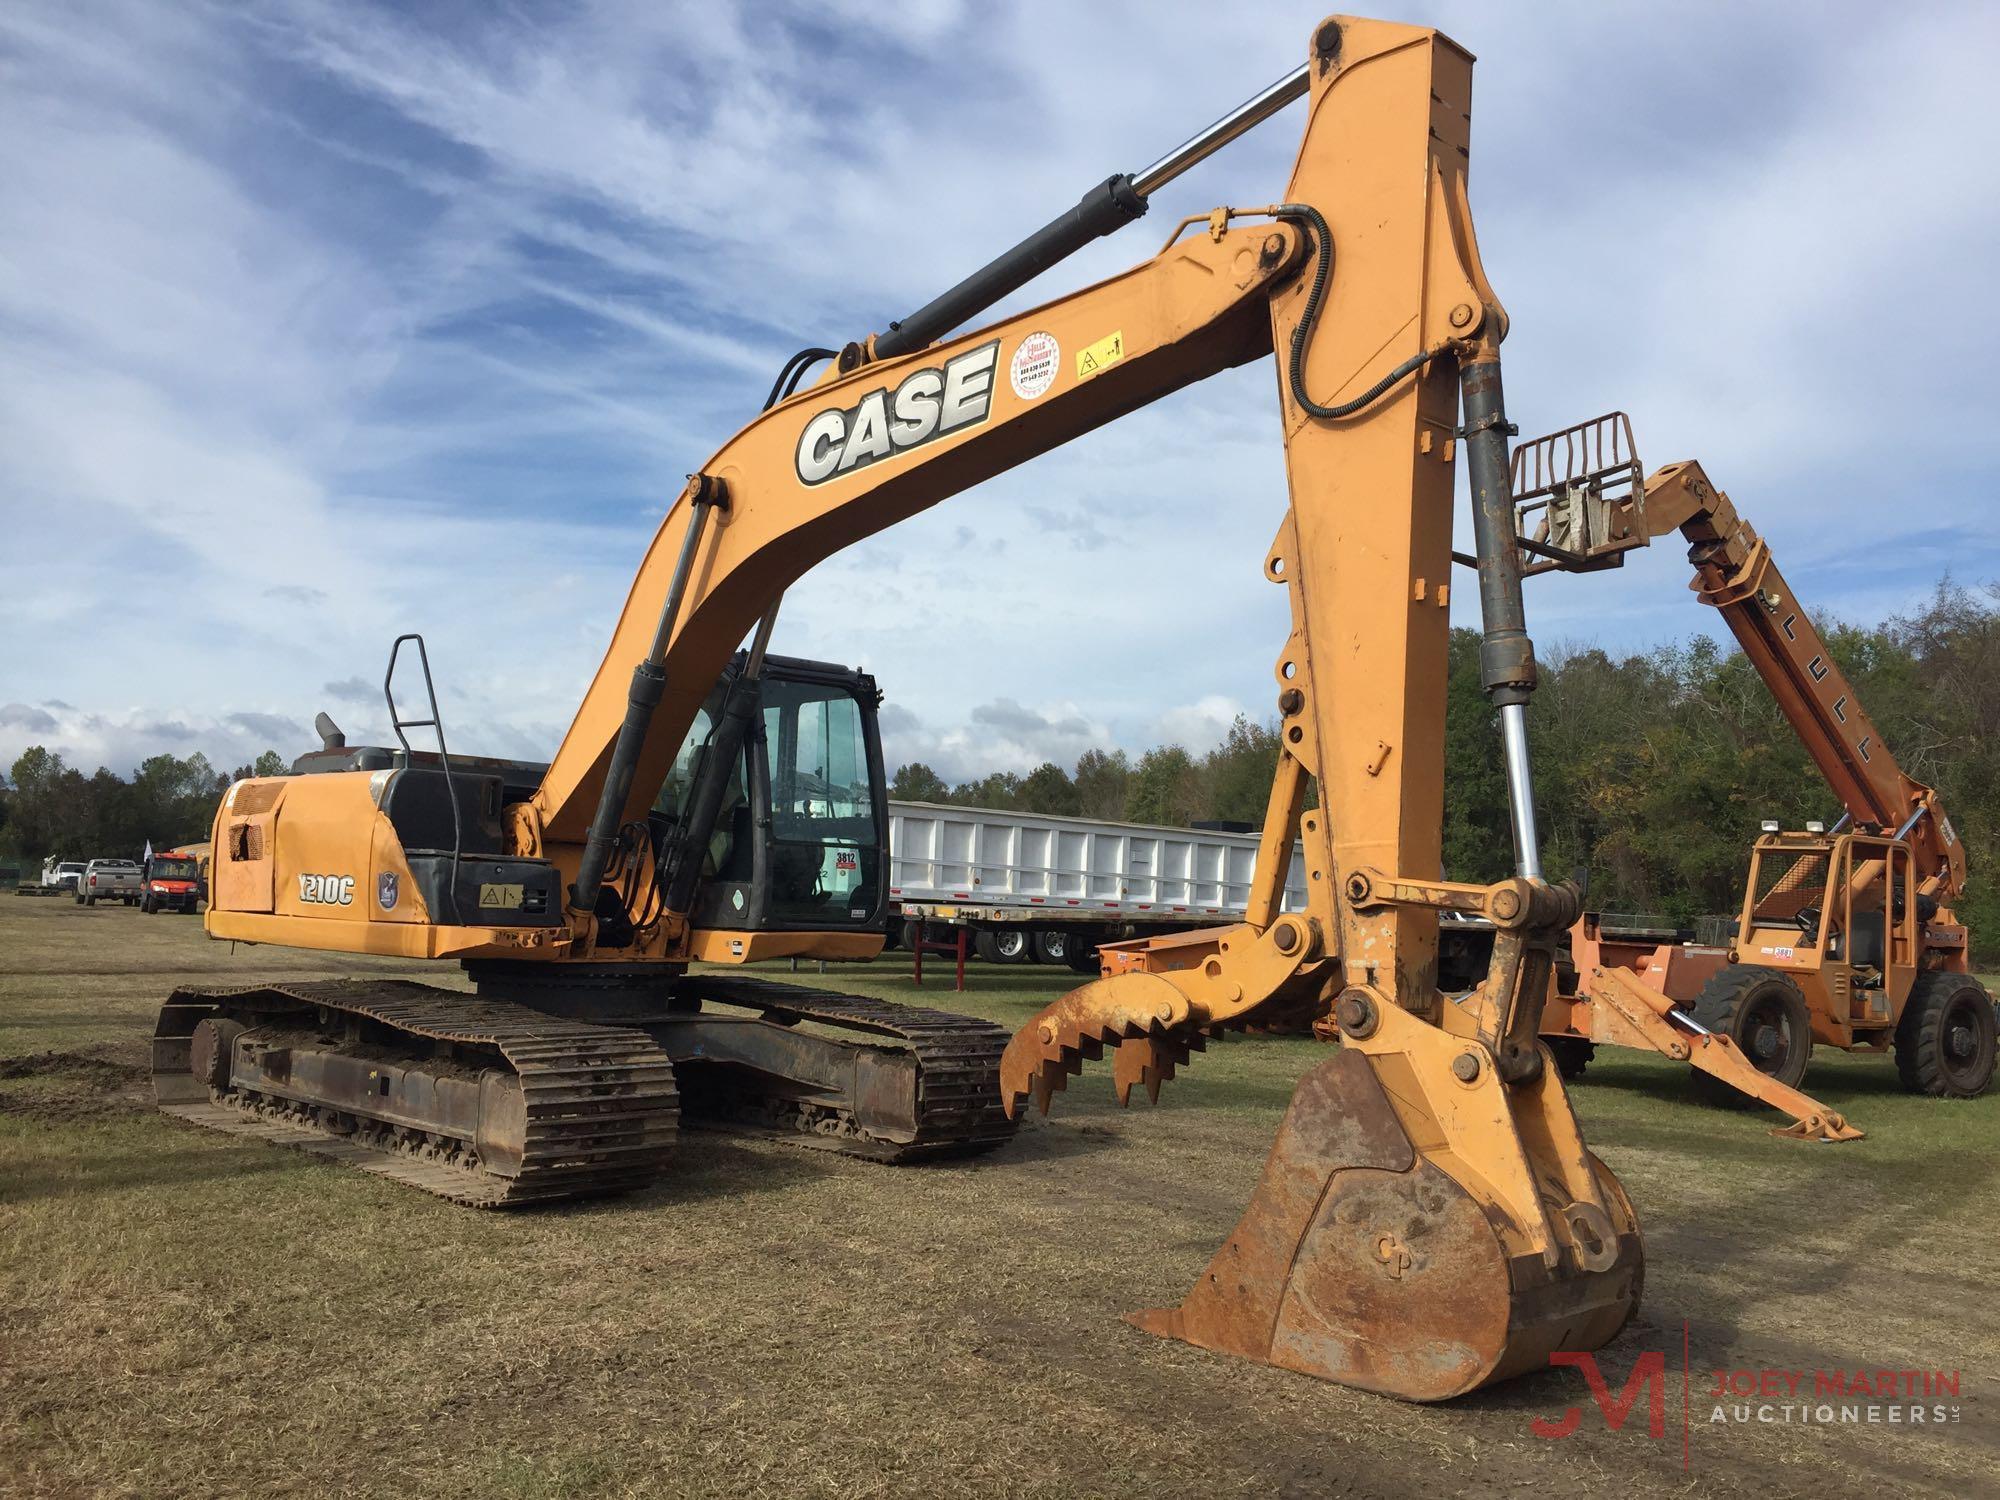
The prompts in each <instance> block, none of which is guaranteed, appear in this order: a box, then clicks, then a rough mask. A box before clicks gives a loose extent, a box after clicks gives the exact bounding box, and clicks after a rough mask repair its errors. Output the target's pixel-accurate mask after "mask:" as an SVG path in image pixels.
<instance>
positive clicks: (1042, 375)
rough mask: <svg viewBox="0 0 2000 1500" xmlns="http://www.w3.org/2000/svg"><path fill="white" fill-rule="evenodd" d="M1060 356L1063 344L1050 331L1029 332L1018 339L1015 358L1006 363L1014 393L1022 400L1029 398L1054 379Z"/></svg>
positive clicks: (1044, 388)
mask: <svg viewBox="0 0 2000 1500" xmlns="http://www.w3.org/2000/svg"><path fill="white" fill-rule="evenodd" d="M1061 359H1062V346H1061V345H1060V344H1058V343H1057V342H1056V336H1055V335H1054V334H1052V333H1031V334H1029V335H1028V336H1027V337H1026V338H1024V339H1022V340H1021V347H1020V348H1018V349H1016V350H1015V351H1014V362H1013V363H1012V364H1010V365H1009V366H1008V367H1007V378H1008V379H1009V380H1011V381H1012V382H1013V383H1014V394H1015V395H1017V396H1019V397H1020V398H1021V399H1022V400H1023V401H1032V400H1034V399H1035V397H1037V396H1039V395H1041V394H1042V392H1044V391H1046V390H1047V389H1048V388H1049V387H1050V386H1052V385H1054V384H1055V383H1056V367H1057V365H1058V363H1059V362H1060V361H1061Z"/></svg>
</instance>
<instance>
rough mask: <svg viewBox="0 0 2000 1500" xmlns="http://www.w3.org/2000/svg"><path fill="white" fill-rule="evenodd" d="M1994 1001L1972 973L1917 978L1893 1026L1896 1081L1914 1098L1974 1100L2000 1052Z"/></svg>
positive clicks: (1920, 975)
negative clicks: (1897, 1078)
mask: <svg viewBox="0 0 2000 1500" xmlns="http://www.w3.org/2000/svg"><path fill="white" fill-rule="evenodd" d="M1996 1033H2000V1026H1996V1023H1995V1017H1994V1013H1993V997H1992V996H1991V995H1989V994H1987V993H1986V988H1985V986H1984V985H1982V984H1980V982H1979V981H1978V980H1976V979H1974V978H1973V977H1972V976H1971V975H1970V974H1947V973H1942V972H1936V971H1934V972H1932V973H1928V974H1919V975H1918V976H1917V982H1916V984H1915V985H1913V986H1912V987H1911V989H1910V998H1909V999H1908V1000H1907V1001H1906V1002H1904V1005H1903V1017H1902V1019H1901V1020H1900V1021H1898V1022H1897V1023H1896V1076H1897V1077H1899V1078H1900V1079H1901V1080H1902V1082H1903V1087H1904V1088H1906V1089H1908V1090H1909V1091H1910V1092H1911V1093H1913V1094H1929V1095H1930V1096H1931V1097H1933V1098H1936V1099H1972V1098H1976V1097H1978V1096H1979V1095H1980V1094H1983V1093H1985V1092H1986V1087H1987V1085H1988V1084H1990V1083H1992V1081H1993V1063H1994V1056H1995V1053H1996V1050H2000V1035H1996Z"/></svg>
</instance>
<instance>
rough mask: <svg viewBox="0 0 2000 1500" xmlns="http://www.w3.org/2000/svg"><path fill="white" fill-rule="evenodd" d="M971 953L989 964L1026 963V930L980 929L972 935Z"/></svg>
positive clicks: (1027, 951)
mask: <svg viewBox="0 0 2000 1500" xmlns="http://www.w3.org/2000/svg"><path fill="white" fill-rule="evenodd" d="M972 951H973V952H974V953H975V954H977V955H978V956H979V958H980V959H982V960H983V961H984V962H986V963H989V964H1019V963H1026V962H1027V961H1028V954H1029V939H1028V929H1027V928H1025V927H999V928H992V927H982V928H980V929H979V930H978V931H976V932H975V933H973V934H972Z"/></svg>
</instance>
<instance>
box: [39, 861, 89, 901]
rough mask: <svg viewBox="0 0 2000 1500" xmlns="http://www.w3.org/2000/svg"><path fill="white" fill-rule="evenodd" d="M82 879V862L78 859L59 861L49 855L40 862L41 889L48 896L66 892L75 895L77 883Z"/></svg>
mask: <svg viewBox="0 0 2000 1500" xmlns="http://www.w3.org/2000/svg"><path fill="white" fill-rule="evenodd" d="M82 879H83V861H82V860H80V859H59V858H57V857H56V856H55V855H53V854H51V855H50V856H49V857H48V858H47V859H45V860H43V861H42V889H43V890H44V891H46V892H47V893H48V894H49V895H51V896H54V895H58V894H60V893H61V892H63V891H68V892H69V893H70V894H71V895H72V896H73V895H75V894H76V887H77V883H78V882H79V881H80V880H82Z"/></svg>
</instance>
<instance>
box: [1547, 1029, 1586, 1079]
mask: <svg viewBox="0 0 2000 1500" xmlns="http://www.w3.org/2000/svg"><path fill="white" fill-rule="evenodd" d="M1542 1040H1543V1041H1545V1042H1547V1043H1548V1044H1549V1051H1550V1052H1552V1053H1554V1054H1555V1059H1556V1071H1557V1072H1558V1073H1560V1074H1562V1076H1563V1077H1564V1078H1565V1079H1571V1078H1581V1077H1583V1070H1584V1069H1585V1068H1587V1067H1589V1066H1590V1060H1591V1059H1592V1058H1593V1057H1595V1056H1597V1043H1595V1042H1593V1041H1589V1040H1587V1039H1586V1038H1584V1037H1580V1036H1545V1037H1543V1038H1542Z"/></svg>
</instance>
